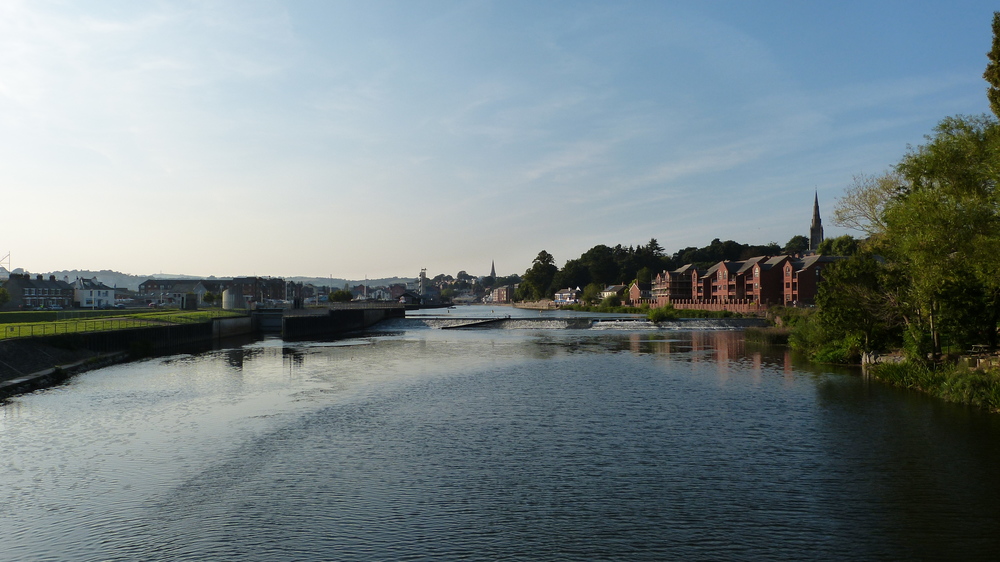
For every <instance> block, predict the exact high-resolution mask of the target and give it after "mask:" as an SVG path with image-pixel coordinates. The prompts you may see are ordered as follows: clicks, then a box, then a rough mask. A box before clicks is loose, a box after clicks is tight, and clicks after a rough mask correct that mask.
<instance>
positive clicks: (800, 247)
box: [781, 234, 809, 255]
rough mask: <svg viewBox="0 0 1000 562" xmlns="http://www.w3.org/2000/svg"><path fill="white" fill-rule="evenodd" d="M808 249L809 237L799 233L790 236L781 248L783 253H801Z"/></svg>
mask: <svg viewBox="0 0 1000 562" xmlns="http://www.w3.org/2000/svg"><path fill="white" fill-rule="evenodd" d="M808 249H809V238H808V237H806V236H803V235H801V234H796V235H795V236H792V237H791V238H790V239H789V240H788V243H787V244H785V247H784V248H782V249H781V252H782V253H783V254H789V255H791V254H801V253H803V252H805V251H806V250H808Z"/></svg>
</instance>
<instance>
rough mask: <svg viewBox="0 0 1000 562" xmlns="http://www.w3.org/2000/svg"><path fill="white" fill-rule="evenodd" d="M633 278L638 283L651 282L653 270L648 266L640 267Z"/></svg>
mask: <svg viewBox="0 0 1000 562" xmlns="http://www.w3.org/2000/svg"><path fill="white" fill-rule="evenodd" d="M635 280H636V281H638V282H639V283H652V282H653V270H651V269H649V268H648V267H644V268H642V269H640V270H639V271H638V272H637V273H636V274H635Z"/></svg>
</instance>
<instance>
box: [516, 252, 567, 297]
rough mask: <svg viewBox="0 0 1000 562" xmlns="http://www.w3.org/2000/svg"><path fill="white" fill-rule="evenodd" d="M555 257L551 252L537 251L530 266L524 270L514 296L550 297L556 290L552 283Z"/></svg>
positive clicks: (557, 269)
mask: <svg viewBox="0 0 1000 562" xmlns="http://www.w3.org/2000/svg"><path fill="white" fill-rule="evenodd" d="M557 271H559V268H558V267H556V264H555V258H553V257H552V254H550V253H548V252H546V251H545V250H542V251H541V252H538V256H536V257H535V259H534V261H533V262H532V265H531V268H530V269H528V270H527V271H525V272H524V277H522V278H521V285H520V286H519V287H518V289H517V295H516V298H517V299H518V300H532V301H537V300H541V299H545V298H552V295H553V294H554V293H555V291H556V290H557V289H556V288H554V287H553V286H552V285H553V283H552V281H553V280H554V279H555V275H556V272H557Z"/></svg>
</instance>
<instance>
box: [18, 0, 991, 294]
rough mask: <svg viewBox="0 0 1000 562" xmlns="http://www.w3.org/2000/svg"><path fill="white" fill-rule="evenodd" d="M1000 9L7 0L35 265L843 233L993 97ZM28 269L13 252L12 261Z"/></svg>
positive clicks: (505, 265)
mask: <svg viewBox="0 0 1000 562" xmlns="http://www.w3.org/2000/svg"><path fill="white" fill-rule="evenodd" d="M994 9H997V8H996V6H995V5H991V3H988V2H978V1H969V2H955V3H952V2H940V1H934V2H926V1H925V2H921V1H913V0H910V1H906V2H879V1H871V0H869V1H864V2H852V1H841V2H836V3H832V2H830V3H812V2H799V1H787V2H785V1H781V2H778V1H756V2H745V1H731V2H726V1H707V2H705V1H690V2H680V1H677V2H674V1H669V0H662V1H644V2H630V1H618V0H616V1H614V2H612V1H601V2H598V1H588V0H575V1H566V2H563V1H559V0H552V1H546V2H535V1H520V0H500V1H476V0H466V1H436V0H419V1H410V0H406V1H403V0H400V1H391V2H385V1H379V0H366V1H364V2H358V1H336V0H323V1H316V2H308V1H295V2H270V1H253V0H238V1H231V2H229V1H197V2H171V1H148V2H136V1H134V0H127V1H121V2H118V1H100V0H92V1H88V2H71V1H68V0H67V1H45V0H30V1H19V0H0V194H2V200H0V205H2V208H3V209H4V211H5V212H4V213H3V216H2V219H0V225H2V226H0V257H2V256H4V255H7V254H8V253H9V265H10V267H11V268H12V269H16V268H22V269H24V270H27V271H30V272H48V271H59V270H67V269H83V270H101V269H111V270H115V271H120V272H123V273H131V274H137V275H146V274H156V273H161V272H162V273H173V274H189V275H202V276H209V275H215V276H220V277H223V276H236V275H262V276H264V275H269V276H278V277H291V276H315V277H329V276H332V277H336V278H346V279H364V278H366V277H367V278H370V279H375V278H380V277H392V276H403V277H415V276H417V274H418V273H419V271H420V269H422V268H426V269H427V272H428V274H429V275H430V276H434V275H437V274H439V273H446V274H450V275H455V274H457V272H458V271H460V270H464V271H467V272H468V273H470V274H472V275H486V274H488V273H489V269H490V264H491V263H493V262H495V263H496V269H497V273H498V274H499V275H509V274H513V273H517V274H522V273H524V271H525V270H526V269H527V268H528V267H530V265H531V261H532V259H534V257H535V256H536V255H538V253H539V251H541V250H546V251H547V252H549V253H550V254H552V255H553V256H554V257H555V259H556V263H557V265H559V266H562V265H563V264H564V263H565V262H566V260H569V259H576V258H578V257H580V254H582V253H584V252H586V251H587V250H588V249H590V248H591V247H593V246H595V245H598V244H606V245H609V246H614V245H616V244H622V245H624V246H628V245H639V244H646V243H647V242H648V241H649V240H650V239H651V238H655V239H657V241H658V242H659V243H660V245H661V246H663V247H664V249H665V250H666V251H667V252H668V253H673V252H675V251H677V250H678V249H681V248H685V247H689V246H697V247H700V246H705V245H707V244H709V243H710V242H711V241H712V239H714V238H719V239H721V240H727V239H732V240H736V241H738V242H741V243H748V244H766V243H768V242H777V243H778V244H780V245H784V243H785V242H787V241H788V240H789V239H790V238H791V237H792V236H795V235H808V233H809V221H810V219H811V217H812V203H813V196H814V193H817V194H818V196H819V201H820V207H821V211H822V214H823V218H824V227H825V230H826V234H827V236H837V235H841V234H846V233H849V231H846V230H843V229H838V228H837V227H836V226H835V225H834V224H833V221H832V209H833V208H834V206H835V204H836V201H837V198H839V197H841V196H842V195H843V193H844V189H845V188H847V187H848V186H849V185H850V184H851V181H852V178H853V177H854V176H855V175H857V174H875V173H879V172H882V171H884V170H886V169H887V168H889V167H891V166H892V165H893V164H895V163H896V162H898V161H899V159H900V158H901V157H902V156H903V155H904V154H905V153H906V151H907V147H908V146H916V145H919V144H921V143H922V142H923V141H924V135H926V134H929V133H931V132H932V130H933V128H934V126H935V124H936V123H938V122H939V121H940V120H941V119H942V118H944V117H947V116H951V115H958V114H979V113H985V112H988V111H989V106H988V102H987V99H986V93H985V92H986V83H985V81H983V79H982V73H983V70H984V69H985V66H986V62H987V59H986V52H987V51H988V50H989V49H990V44H991V38H992V35H991V20H992V13H993V10H994ZM4 265H5V266H6V265H7V263H4Z"/></svg>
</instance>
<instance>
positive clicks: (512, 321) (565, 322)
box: [378, 316, 767, 330]
mask: <svg viewBox="0 0 1000 562" xmlns="http://www.w3.org/2000/svg"><path fill="white" fill-rule="evenodd" d="M755 326H767V322H766V321H765V320H764V319H762V318H707V319H706V318H680V319H677V320H670V321H665V322H650V321H649V320H647V319H645V318H641V317H618V318H615V317H590V316H574V317H563V318H511V317H507V316H498V317H494V318H482V317H479V318H440V317H428V318H405V319H395V320H387V321H385V322H382V323H380V324H379V325H378V328H381V329H390V330H391V329H414V328H433V329H439V330H454V329H491V330H740V329H743V328H748V327H755Z"/></svg>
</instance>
